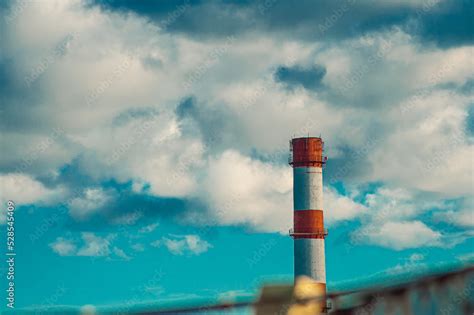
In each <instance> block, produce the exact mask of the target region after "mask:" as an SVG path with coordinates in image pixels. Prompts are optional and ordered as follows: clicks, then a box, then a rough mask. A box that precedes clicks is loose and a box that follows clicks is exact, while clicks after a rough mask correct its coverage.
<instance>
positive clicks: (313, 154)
mask: <svg viewBox="0 0 474 315" xmlns="http://www.w3.org/2000/svg"><path fill="white" fill-rule="evenodd" d="M323 147H324V142H323V140H322V139H321V138H317V137H304V138H294V139H292V140H291V142H290V160H289V163H290V165H292V167H293V205H294V212H293V229H292V230H290V235H291V236H292V237H293V239H294V260H295V263H294V264H295V279H296V278H297V277H299V276H306V277H309V278H310V279H312V280H313V281H314V282H315V285H317V286H319V287H320V290H321V292H324V294H325V293H326V262H325V255H324V238H325V237H326V235H327V230H325V229H324V219H323V169H322V167H323V165H324V164H325V163H326V158H323ZM323 311H324V312H325V311H327V309H326V303H324V310H323Z"/></svg>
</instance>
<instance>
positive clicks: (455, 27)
mask: <svg viewBox="0 0 474 315" xmlns="http://www.w3.org/2000/svg"><path fill="white" fill-rule="evenodd" d="M473 14H474V1H470V0H461V1H448V2H447V3H445V4H440V7H439V9H438V10H436V9H433V10H432V12H428V13H426V14H425V13H424V12H423V10H419V11H418V12H417V16H419V17H420V19H419V22H418V23H415V28H414V29H412V30H411V33H413V34H414V35H417V36H419V37H420V38H421V39H423V40H425V41H430V42H433V43H436V44H437V45H439V46H442V47H451V46H461V45H469V44H472V43H473V42H474V19H473ZM408 31H409V32H410V28H408Z"/></svg>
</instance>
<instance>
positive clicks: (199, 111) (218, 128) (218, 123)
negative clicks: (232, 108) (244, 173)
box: [176, 97, 237, 151]
mask: <svg viewBox="0 0 474 315" xmlns="http://www.w3.org/2000/svg"><path fill="white" fill-rule="evenodd" d="M176 115H177V116H178V118H179V119H180V121H181V127H182V130H183V132H184V133H185V134H188V135H190V136H194V135H196V133H199V134H201V135H202V137H203V142H204V144H205V145H206V146H207V149H209V150H211V151H214V150H218V149H219V148H221V149H223V148H225V147H224V146H223V145H224V144H225V143H228V140H229V139H227V137H231V136H232V132H230V130H232V129H233V128H234V127H235V126H234V124H235V119H233V118H232V116H231V113H230V112H229V111H228V110H226V109H225V108H224V107H222V108H220V107H217V108H210V107H209V106H203V104H200V103H199V102H198V101H197V99H196V98H195V97H186V98H184V99H183V100H182V101H181V102H180V103H179V104H178V106H177V107H176ZM224 138H226V139H224ZM232 141H233V142H232V143H237V140H235V139H233V140H232Z"/></svg>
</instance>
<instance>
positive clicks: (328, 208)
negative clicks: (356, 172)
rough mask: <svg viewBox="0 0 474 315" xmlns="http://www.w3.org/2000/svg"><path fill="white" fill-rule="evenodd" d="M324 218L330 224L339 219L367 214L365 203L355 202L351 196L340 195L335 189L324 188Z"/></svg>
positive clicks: (348, 218) (349, 218) (343, 219)
mask: <svg viewBox="0 0 474 315" xmlns="http://www.w3.org/2000/svg"><path fill="white" fill-rule="evenodd" d="M324 205H325V206H324V207H325V209H324V210H325V212H324V219H325V222H327V224H328V225H329V226H330V225H332V224H334V223H336V222H338V221H345V220H352V219H354V218H357V217H360V216H362V215H364V214H365V211H366V210H367V208H366V206H364V205H363V204H360V203H357V202H355V201H354V200H353V199H352V198H350V196H343V195H340V194H339V193H338V192H337V191H336V190H335V189H333V188H330V187H327V188H325V189H324Z"/></svg>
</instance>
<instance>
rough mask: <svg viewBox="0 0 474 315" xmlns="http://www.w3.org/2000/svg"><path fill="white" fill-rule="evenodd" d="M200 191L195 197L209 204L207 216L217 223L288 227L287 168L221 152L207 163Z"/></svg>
mask: <svg viewBox="0 0 474 315" xmlns="http://www.w3.org/2000/svg"><path fill="white" fill-rule="evenodd" d="M201 188H202V190H201V191H200V192H199V196H200V197H201V198H205V199H204V200H208V201H209V204H210V214H211V215H212V216H213V217H214V218H215V219H216V220H217V221H218V222H220V223H223V224H230V225H233V224H248V225H251V226H253V227H256V228H258V229H261V230H267V231H275V230H276V231H281V232H283V231H284V232H287V231H288V228H289V225H291V222H292V219H291V218H292V204H291V193H292V180H291V169H290V168H289V167H287V166H279V165H274V164H268V163H263V162H261V161H259V160H253V159H251V158H249V157H247V156H243V155H242V154H240V153H238V152H237V151H233V150H229V151H225V152H224V153H223V154H222V155H220V156H219V157H217V158H214V159H211V160H210V161H209V168H208V170H207V176H206V179H205V181H204V182H203V183H202V186H201ZM206 221H208V219H206Z"/></svg>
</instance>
